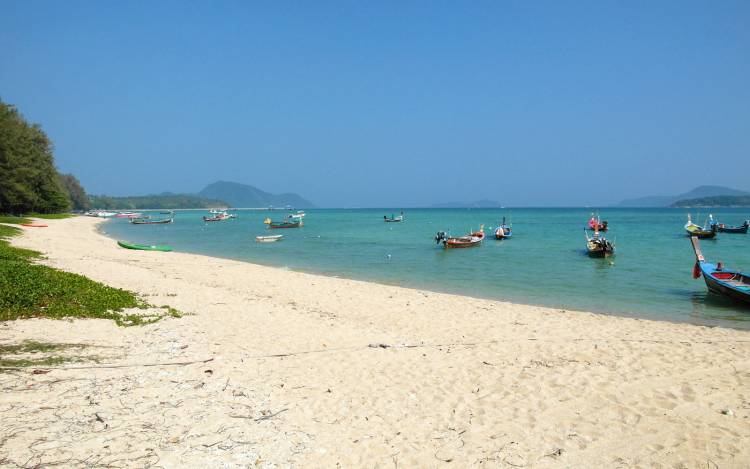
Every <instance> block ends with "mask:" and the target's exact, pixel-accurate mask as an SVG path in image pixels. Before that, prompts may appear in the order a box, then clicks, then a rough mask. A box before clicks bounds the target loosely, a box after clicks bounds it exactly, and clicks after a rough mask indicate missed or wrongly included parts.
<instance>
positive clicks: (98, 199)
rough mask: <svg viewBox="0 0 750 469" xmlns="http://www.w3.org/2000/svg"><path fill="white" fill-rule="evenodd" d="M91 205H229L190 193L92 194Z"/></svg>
mask: <svg viewBox="0 0 750 469" xmlns="http://www.w3.org/2000/svg"><path fill="white" fill-rule="evenodd" d="M89 199H90V201H91V203H90V205H91V207H93V208H95V209H101V210H142V209H149V208H153V209H169V210H173V209H180V208H214V207H228V204H227V203H226V202H222V201H221V200H213V199H204V198H202V197H198V196H195V195H189V194H161V195H144V196H136V197H108V196H106V195H92V196H90V198H89Z"/></svg>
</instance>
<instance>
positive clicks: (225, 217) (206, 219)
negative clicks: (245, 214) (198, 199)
mask: <svg viewBox="0 0 750 469" xmlns="http://www.w3.org/2000/svg"><path fill="white" fill-rule="evenodd" d="M231 218H236V217H234V216H232V215H229V214H228V213H227V212H218V213H217V214H216V215H214V216H213V217H205V216H204V217H203V221H204V222H210V221H224V220H229V219H231Z"/></svg>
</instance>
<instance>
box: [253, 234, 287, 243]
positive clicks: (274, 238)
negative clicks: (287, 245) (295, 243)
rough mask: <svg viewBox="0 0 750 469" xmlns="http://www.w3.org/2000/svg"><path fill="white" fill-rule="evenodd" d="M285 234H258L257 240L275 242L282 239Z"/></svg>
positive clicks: (259, 241)
mask: <svg viewBox="0 0 750 469" xmlns="http://www.w3.org/2000/svg"><path fill="white" fill-rule="evenodd" d="M283 237H284V235H272V236H256V237H255V241H256V242H258V243H275V242H276V241H281V239H282V238H283Z"/></svg>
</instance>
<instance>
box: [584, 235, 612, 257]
mask: <svg viewBox="0 0 750 469" xmlns="http://www.w3.org/2000/svg"><path fill="white" fill-rule="evenodd" d="M583 234H584V236H585V237H586V250H587V251H588V253H589V256H591V257H609V256H611V255H613V254H614V253H615V245H614V243H612V241H610V240H608V239H607V238H605V237H604V236H600V235H599V230H595V231H594V236H589V234H588V233H587V232H586V230H583Z"/></svg>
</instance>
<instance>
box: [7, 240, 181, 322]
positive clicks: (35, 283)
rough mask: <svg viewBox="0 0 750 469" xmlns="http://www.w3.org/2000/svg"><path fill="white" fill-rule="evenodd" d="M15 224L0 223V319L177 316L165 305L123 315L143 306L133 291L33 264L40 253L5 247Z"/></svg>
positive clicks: (140, 319) (134, 319) (148, 319)
mask: <svg viewBox="0 0 750 469" xmlns="http://www.w3.org/2000/svg"><path fill="white" fill-rule="evenodd" d="M19 232H20V230H19V229H18V228H14V227H9V226H0V238H3V239H0V321H9V320H14V319H25V318H36V317H44V318H52V319H62V318H100V319H111V320H113V321H115V322H116V323H117V324H118V325H121V326H132V325H139V324H149V323H152V322H156V321H158V320H159V319H161V318H162V317H164V316H165V315H169V316H173V317H177V316H179V312H177V311H176V310H172V309H171V308H169V307H166V308H162V309H165V310H166V311H165V312H164V313H163V314H158V315H144V314H133V313H127V314H126V313H124V312H123V309H126V308H140V309H145V308H149V307H150V305H149V304H147V303H146V302H144V301H143V300H141V299H139V298H138V297H137V296H136V295H135V294H134V293H133V292H130V291H127V290H122V289H119V288H113V287H109V286H107V285H104V284H101V283H99V282H95V281H93V280H91V279H89V278H87V277H84V276H82V275H78V274H72V273H69V272H63V271H60V270H57V269H53V268H51V267H47V266H44V265H39V264H35V263H33V260H34V259H38V258H40V257H41V253H39V252H37V251H31V250H28V249H21V248H16V247H13V246H11V245H10V244H9V243H8V241H7V240H6V239H7V238H8V237H10V236H14V235H17V234H18V233H19Z"/></svg>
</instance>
